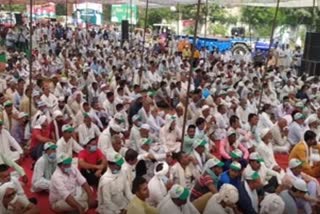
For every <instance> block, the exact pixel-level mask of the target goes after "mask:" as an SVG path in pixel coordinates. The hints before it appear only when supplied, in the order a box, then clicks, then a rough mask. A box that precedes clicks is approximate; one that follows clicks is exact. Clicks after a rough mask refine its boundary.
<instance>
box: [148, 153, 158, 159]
mask: <svg viewBox="0 0 320 214" xmlns="http://www.w3.org/2000/svg"><path fill="white" fill-rule="evenodd" d="M147 158H148V159H149V160H155V159H156V158H155V157H154V155H153V154H148V155H147Z"/></svg>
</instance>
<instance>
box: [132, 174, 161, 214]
mask: <svg viewBox="0 0 320 214" xmlns="http://www.w3.org/2000/svg"><path fill="white" fill-rule="evenodd" d="M132 193H133V194H135V196H134V197H133V198H132V200H131V201H130V203H129V205H128V207H127V214H138V213H139V214H158V212H157V209H156V208H154V207H151V206H150V205H149V204H147V203H146V200H147V198H149V189H148V182H147V180H146V179H145V178H144V177H136V178H135V179H134V180H133V182H132Z"/></svg>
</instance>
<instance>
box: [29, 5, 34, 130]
mask: <svg viewBox="0 0 320 214" xmlns="http://www.w3.org/2000/svg"><path fill="white" fill-rule="evenodd" d="M29 8H30V13H29V17H30V20H29V28H30V39H29V40H30V41H29V87H30V90H31V92H30V97H29V117H31V115H32V91H33V86H32V34H33V26H32V0H30V6H29ZM30 125H31V120H30Z"/></svg>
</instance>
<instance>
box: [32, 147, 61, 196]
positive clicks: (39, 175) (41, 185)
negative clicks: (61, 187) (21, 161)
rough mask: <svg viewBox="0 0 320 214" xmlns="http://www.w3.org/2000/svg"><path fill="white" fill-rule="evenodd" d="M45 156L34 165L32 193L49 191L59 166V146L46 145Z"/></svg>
mask: <svg viewBox="0 0 320 214" xmlns="http://www.w3.org/2000/svg"><path fill="white" fill-rule="evenodd" d="M43 148H44V149H43V150H44V152H45V153H44V154H43V155H42V156H41V157H40V158H39V159H38V160H37V162H36V164H35V165H34V170H33V175H32V182H31V184H32V187H31V191H33V192H40V191H49V186H50V180H51V176H52V174H53V173H54V171H55V169H56V166H57V153H56V149H57V146H56V145H55V144H54V143H51V142H48V143H46V144H45V145H44V147H43Z"/></svg>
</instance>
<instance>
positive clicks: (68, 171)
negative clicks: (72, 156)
mask: <svg viewBox="0 0 320 214" xmlns="http://www.w3.org/2000/svg"><path fill="white" fill-rule="evenodd" d="M63 171H64V172H65V173H66V174H68V175H69V174H70V173H71V167H68V168H64V170H63Z"/></svg>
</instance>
